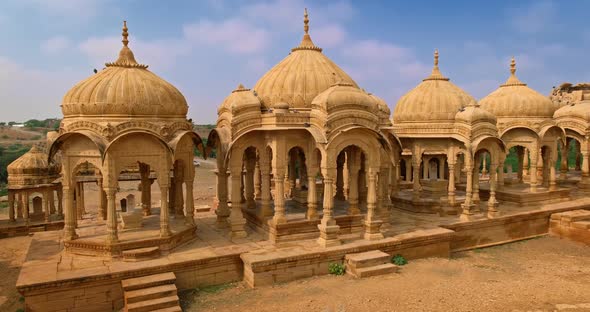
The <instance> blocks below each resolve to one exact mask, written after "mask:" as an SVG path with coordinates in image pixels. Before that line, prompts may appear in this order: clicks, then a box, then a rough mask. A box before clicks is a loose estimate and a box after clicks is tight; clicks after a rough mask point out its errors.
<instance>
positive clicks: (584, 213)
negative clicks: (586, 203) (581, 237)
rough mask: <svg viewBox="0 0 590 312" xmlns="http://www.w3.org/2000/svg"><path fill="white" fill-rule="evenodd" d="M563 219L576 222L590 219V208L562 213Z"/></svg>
mask: <svg viewBox="0 0 590 312" xmlns="http://www.w3.org/2000/svg"><path fill="white" fill-rule="evenodd" d="M561 218H562V220H565V221H569V222H575V221H582V220H590V210H582V209H580V210H574V211H568V212H567V213H564V214H563V215H562V217H561Z"/></svg>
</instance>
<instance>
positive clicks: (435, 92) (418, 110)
mask: <svg viewBox="0 0 590 312" xmlns="http://www.w3.org/2000/svg"><path fill="white" fill-rule="evenodd" d="M475 102H476V101H475V99H474V98H473V97H472V96H471V95H469V94H468V93H467V92H465V91H463V90H462V89H461V88H459V87H457V86H456V85H455V84H453V83H451V82H450V81H449V78H446V77H444V76H443V75H442V74H441V72H440V70H439V69H438V50H437V51H435V52H434V68H433V69H432V73H431V75H430V76H429V77H428V78H426V79H424V80H423V81H422V82H421V83H420V84H419V85H418V86H416V87H415V88H414V89H412V90H411V91H410V92H408V93H406V94H405V95H404V96H402V97H401V99H400V100H399V101H398V102H397V105H396V106H395V110H394V112H393V120H394V122H395V123H402V122H429V121H435V122H454V120H455V115H456V114H457V112H458V111H459V109H461V108H464V107H467V106H469V105H474V103H475Z"/></svg>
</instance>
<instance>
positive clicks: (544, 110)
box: [479, 58, 556, 118]
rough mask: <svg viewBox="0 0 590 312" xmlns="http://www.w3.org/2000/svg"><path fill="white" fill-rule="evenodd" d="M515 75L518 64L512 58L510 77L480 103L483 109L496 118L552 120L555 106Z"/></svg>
mask: <svg viewBox="0 0 590 312" xmlns="http://www.w3.org/2000/svg"><path fill="white" fill-rule="evenodd" d="M515 73H516V62H515V61H514V58H512V61H511V63H510V77H509V78H508V80H506V82H505V83H504V84H503V85H501V86H500V87H499V88H498V89H497V90H496V91H494V92H492V93H490V94H489V95H488V96H486V97H484V98H483V99H481V100H480V101H479V104H480V106H481V108H483V109H485V110H487V111H489V112H490V113H492V114H494V115H495V116H496V117H524V118H526V117H535V118H539V117H544V118H551V117H552V116H553V113H554V112H555V108H556V107H555V104H553V102H551V100H550V99H549V98H548V97H546V96H544V95H542V94H541V93H539V92H537V91H535V90H533V89H531V88H529V87H528V86H527V85H526V83H523V82H521V81H520V80H519V79H518V78H517V77H516V75H515Z"/></svg>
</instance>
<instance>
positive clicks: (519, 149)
mask: <svg viewBox="0 0 590 312" xmlns="http://www.w3.org/2000/svg"><path fill="white" fill-rule="evenodd" d="M516 157H517V159H518V167H517V169H516V177H517V180H518V183H522V181H523V170H524V158H525V154H524V148H523V147H522V146H517V147H516ZM527 157H528V156H527Z"/></svg>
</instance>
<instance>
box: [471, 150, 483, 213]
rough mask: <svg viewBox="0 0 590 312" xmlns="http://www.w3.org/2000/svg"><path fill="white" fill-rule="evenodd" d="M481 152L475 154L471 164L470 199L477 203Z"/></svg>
mask: <svg viewBox="0 0 590 312" xmlns="http://www.w3.org/2000/svg"><path fill="white" fill-rule="evenodd" d="M480 157H481V154H479V155H477V156H475V166H473V195H472V197H471V201H472V202H473V203H474V204H475V205H477V204H479V165H480V164H481V158H480Z"/></svg>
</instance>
